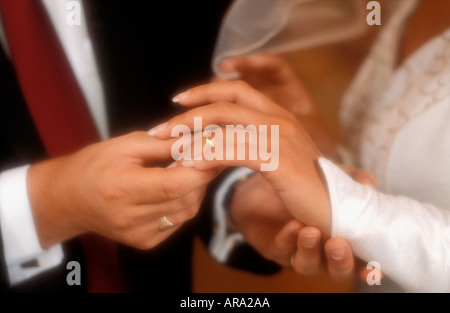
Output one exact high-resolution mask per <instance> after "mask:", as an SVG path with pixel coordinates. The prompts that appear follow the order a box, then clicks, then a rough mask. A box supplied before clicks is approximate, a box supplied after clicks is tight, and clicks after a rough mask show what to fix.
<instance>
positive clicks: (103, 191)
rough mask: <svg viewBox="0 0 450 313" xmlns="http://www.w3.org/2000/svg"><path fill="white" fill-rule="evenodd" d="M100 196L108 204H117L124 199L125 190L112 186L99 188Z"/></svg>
mask: <svg viewBox="0 0 450 313" xmlns="http://www.w3.org/2000/svg"><path fill="white" fill-rule="evenodd" d="M99 194H100V196H101V197H102V199H103V200H104V201H106V202H116V201H119V200H121V199H123V197H124V192H123V190H122V189H121V188H118V187H116V186H113V185H111V184H108V185H106V186H105V185H104V186H101V187H99Z"/></svg>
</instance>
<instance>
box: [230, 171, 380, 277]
mask: <svg viewBox="0 0 450 313" xmlns="http://www.w3.org/2000/svg"><path fill="white" fill-rule="evenodd" d="M341 168H342V169H343V170H344V171H346V172H347V173H348V174H349V175H350V176H351V177H352V178H353V179H354V180H355V181H357V182H359V183H363V184H367V185H369V186H370V187H372V188H376V180H375V178H374V176H373V175H372V174H371V173H369V172H366V171H362V170H358V169H354V168H348V167H345V166H341ZM230 211H231V212H230V213H231V216H232V219H233V221H234V227H235V228H236V229H237V230H239V231H240V232H241V233H242V234H243V236H244V238H245V240H246V242H247V243H248V244H250V245H251V246H253V248H255V250H257V251H258V252H259V253H260V254H261V255H262V256H264V257H265V258H267V259H269V260H272V261H274V262H277V263H278V264H280V265H282V266H292V267H293V269H294V270H295V271H296V272H298V273H299V274H302V275H314V274H316V273H317V272H318V270H319V269H320V267H321V266H322V259H324V260H325V261H326V262H325V264H326V267H327V269H328V273H329V275H330V278H331V279H333V280H335V281H346V280H349V279H351V278H353V277H354V276H355V270H356V268H357V266H356V263H357V262H356V261H355V259H354V257H353V254H352V251H351V248H350V246H349V245H348V243H347V241H345V240H344V239H342V238H330V239H328V240H327V241H326V242H325V243H324V245H323V244H322V242H321V233H320V230H319V229H317V228H315V227H311V226H305V225H303V224H302V223H301V222H300V221H297V220H296V219H294V218H293V216H292V215H291V214H289V212H288V211H287V210H286V208H285V206H284V204H283V202H282V200H281V199H280V197H279V195H278V193H277V192H276V190H274V189H273V188H272V186H271V185H270V184H269V183H268V182H267V181H266V180H265V179H264V178H263V177H262V176H261V175H260V174H255V175H252V176H251V177H250V178H249V179H247V180H244V181H242V182H239V183H238V184H237V185H236V189H235V192H234V196H233V199H232V201H231V205H230ZM323 252H324V253H323ZM324 257H325V258H324ZM357 272H358V273H361V277H363V279H364V281H365V278H366V276H367V275H366V270H365V266H361V268H358V269H357Z"/></svg>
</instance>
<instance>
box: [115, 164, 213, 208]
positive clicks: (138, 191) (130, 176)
mask: <svg viewBox="0 0 450 313" xmlns="http://www.w3.org/2000/svg"><path fill="white" fill-rule="evenodd" d="M218 174H219V171H218V169H212V170H197V169H195V168H188V167H179V166H177V167H172V168H139V167H136V168H131V169H127V173H126V175H124V178H123V180H122V183H121V186H122V188H123V190H124V193H125V194H121V193H119V194H118V195H116V197H124V198H126V197H128V198H130V197H131V199H133V200H134V203H136V204H152V203H158V202H165V201H168V200H172V199H178V198H180V197H182V196H183V195H185V194H187V193H189V192H191V191H193V190H196V189H198V188H200V187H203V186H205V185H206V184H208V183H209V182H210V181H212V180H213V179H214V178H215V177H216V176H217V175H218ZM112 196H113V197H114V196H115V195H114V194H113V195H112Z"/></svg>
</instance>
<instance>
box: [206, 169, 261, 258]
mask: <svg viewBox="0 0 450 313" xmlns="http://www.w3.org/2000/svg"><path fill="white" fill-rule="evenodd" d="M252 173H254V171H253V170H251V169H249V168H246V167H238V168H236V169H235V170H233V171H232V172H231V173H230V174H228V176H227V177H226V178H225V179H224V180H223V181H222V183H221V185H220V186H219V188H217V190H216V193H215V196H214V203H213V223H214V232H213V235H212V238H211V241H210V243H209V251H210V253H211V255H212V256H213V257H214V258H215V259H216V260H217V261H218V262H220V263H225V262H226V261H227V260H228V257H229V255H230V252H231V251H233V248H234V247H235V246H236V244H239V243H243V242H244V237H243V236H242V234H240V233H232V234H230V232H229V230H228V227H227V213H226V210H227V208H226V207H225V206H224V204H225V200H226V196H227V193H228V192H229V190H230V188H232V187H233V185H234V184H236V183H237V182H238V181H239V180H241V179H242V178H243V177H246V176H248V175H250V174H252Z"/></svg>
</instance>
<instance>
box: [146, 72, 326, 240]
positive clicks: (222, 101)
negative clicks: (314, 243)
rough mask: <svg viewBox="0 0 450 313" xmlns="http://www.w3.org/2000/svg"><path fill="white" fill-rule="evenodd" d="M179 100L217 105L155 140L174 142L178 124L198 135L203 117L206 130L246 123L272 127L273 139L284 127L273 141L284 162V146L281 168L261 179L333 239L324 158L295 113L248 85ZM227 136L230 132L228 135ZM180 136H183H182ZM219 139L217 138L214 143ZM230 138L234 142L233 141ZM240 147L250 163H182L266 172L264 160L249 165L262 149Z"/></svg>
mask: <svg viewBox="0 0 450 313" xmlns="http://www.w3.org/2000/svg"><path fill="white" fill-rule="evenodd" d="M174 101H176V102H178V103H179V104H181V105H183V106H186V107H193V106H199V105H202V104H207V103H211V104H209V105H206V106H203V107H197V108H194V109H192V110H190V111H188V112H186V113H184V114H181V115H178V116H176V117H174V118H172V119H171V120H169V121H168V122H167V123H164V124H162V125H160V126H159V127H157V128H155V129H153V131H152V132H153V134H154V135H155V136H157V137H160V138H169V137H171V130H172V128H173V127H174V126H177V125H186V126H187V127H189V128H190V130H191V131H193V130H194V118H195V117H201V118H202V123H203V126H206V125H214V124H215V125H219V126H220V127H222V128H225V127H226V125H237V124H241V125H243V126H244V127H245V126H248V125H254V126H256V128H258V129H261V128H260V125H266V126H267V129H269V130H271V131H272V132H271V133H270V134H268V138H270V137H271V136H274V135H277V133H276V129H277V126H278V129H279V136H276V137H277V138H274V139H275V140H274V141H271V144H272V147H271V150H272V151H271V158H275V157H278V155H276V153H274V152H275V150H276V146H279V159H278V160H275V161H277V164H276V165H277V167H275V168H273V170H271V171H262V172H261V174H262V175H263V176H264V178H265V179H266V180H267V181H268V182H269V183H270V184H271V185H272V186H273V187H274V188H275V190H277V192H278V193H279V195H280V197H281V199H282V200H283V203H284V204H285V206H286V208H287V209H288V210H289V212H290V213H291V214H292V215H293V216H294V217H295V218H297V219H298V220H300V221H302V222H303V223H305V224H307V225H311V226H315V227H317V228H319V229H320V230H321V231H322V234H323V235H324V237H328V236H329V234H330V204H329V199H328V193H327V190H326V187H325V183H324V181H323V178H322V175H321V172H320V169H319V167H318V163H317V161H318V159H319V157H321V156H322V154H321V152H320V151H319V149H318V148H317V147H316V145H315V144H314V142H313V141H312V140H311V138H310V136H309V135H308V133H307V132H306V131H305V130H304V129H303V127H302V126H301V125H300V124H299V123H298V122H297V120H296V118H295V117H294V116H293V115H292V114H291V113H290V112H288V111H287V110H285V109H283V108H281V107H280V106H278V105H276V104H275V103H274V102H273V101H272V100H270V99H269V98H268V97H266V96H265V95H263V94H262V93H260V92H258V91H256V90H255V89H253V88H251V87H250V86H249V85H248V84H246V83H244V82H242V81H236V82H219V83H212V84H207V85H202V86H199V87H196V88H193V89H191V90H188V91H187V92H184V93H182V94H180V95H178V96H177V97H175V98H174ZM225 133H226V132H225V130H224V131H223V134H225ZM176 135H177V136H178V133H177V134H176ZM215 139H217V138H214V139H213V140H215ZM229 139H231V138H227V140H229ZM215 144H216V148H215V149H217V148H218V147H217V145H221V144H223V151H227V149H230V148H231V147H230V146H229V142H228V143H227V141H225V142H224V143H222V142H215ZM238 146H240V147H239V148H241V149H242V148H243V149H245V151H246V157H245V159H244V160H239V159H237V158H233V160H229V159H228V160H227V158H225V157H224V158H223V160H219V159H213V160H210V161H208V160H205V159H204V158H203V159H202V160H198V161H187V162H182V165H184V166H195V167H196V168H198V169H209V168H214V167H219V166H247V167H249V168H252V169H254V170H256V171H260V170H261V165H264V163H267V161H264V160H263V159H262V158H261V157H260V155H259V156H258V158H257V159H256V160H249V148H253V149H257V147H256V146H254V147H249V145H248V143H242V142H239V143H235V144H234V146H233V148H234V149H235V150H234V151H237V148H238ZM221 147H222V146H221ZM259 148H261V147H260V145H259ZM271 162H272V160H271Z"/></svg>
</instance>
